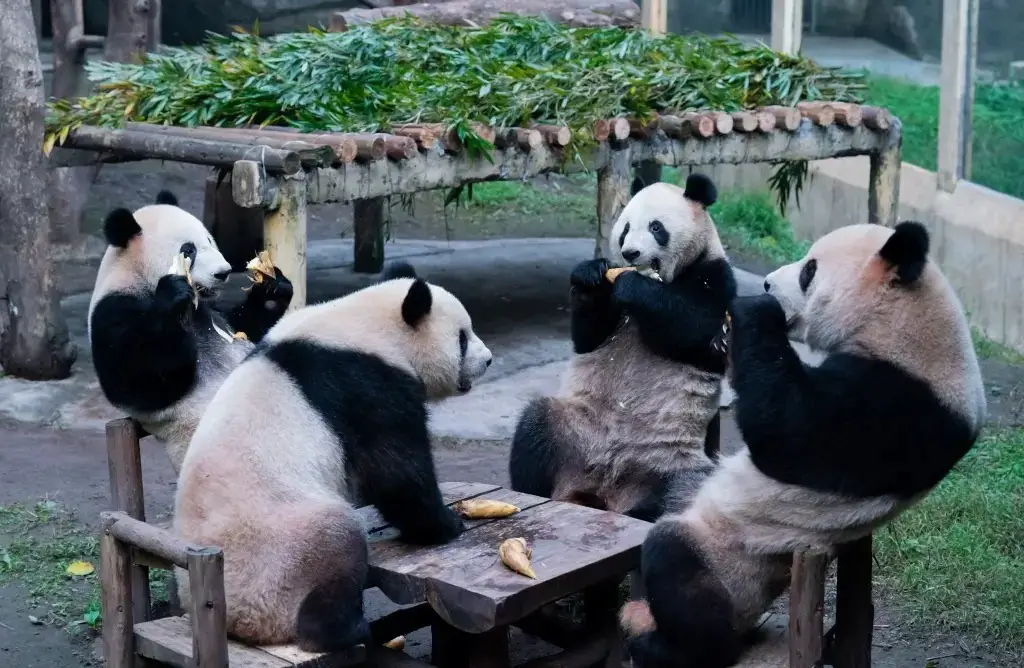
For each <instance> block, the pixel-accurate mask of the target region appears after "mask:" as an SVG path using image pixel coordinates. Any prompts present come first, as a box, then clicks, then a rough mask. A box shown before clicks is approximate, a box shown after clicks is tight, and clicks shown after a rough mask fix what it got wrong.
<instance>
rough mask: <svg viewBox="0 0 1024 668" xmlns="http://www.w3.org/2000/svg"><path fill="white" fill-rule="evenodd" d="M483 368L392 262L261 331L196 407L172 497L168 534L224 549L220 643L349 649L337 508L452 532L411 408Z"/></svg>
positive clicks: (460, 324)
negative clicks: (224, 616)
mask: <svg viewBox="0 0 1024 668" xmlns="http://www.w3.org/2000/svg"><path fill="white" fill-rule="evenodd" d="M490 361H491V354H490V351H489V350H488V349H487V347H486V346H485V345H484V344H483V342H482V341H480V339H479V338H478V337H477V336H476V335H475V334H474V333H473V331H472V323H471V320H470V318H469V315H468V314H467V313H466V311H465V308H464V307H463V306H462V304H461V303H460V302H459V301H458V300H457V299H456V298H455V297H454V296H453V295H451V294H450V293H448V292H447V291H445V290H443V289H442V288H439V287H437V286H432V285H429V284H427V283H425V282H424V281H422V280H421V279H419V278H416V277H415V272H414V270H413V269H412V268H411V267H409V266H408V265H405V264H404V263H400V264H398V265H395V266H393V267H392V268H391V269H390V270H389V271H388V272H385V274H384V276H383V277H382V281H381V282H379V283H378V284H375V285H372V286H370V287H367V288H363V289H362V290H359V291H356V292H354V293H351V294H349V295H347V296H345V297H342V298H339V299H335V300H331V301H329V302H325V303H322V304H318V305H315V306H308V307H306V308H304V309H301V310H298V311H294V312H291V313H289V314H287V315H286V316H285V317H284V318H282V319H281V321H280V322H278V323H277V325H276V326H275V327H274V328H273V329H271V330H270V332H268V334H267V336H266V337H265V338H264V340H263V342H262V343H261V344H260V345H259V346H257V348H256V349H255V350H254V352H253V354H252V355H251V356H250V357H249V358H248V359H247V360H245V361H244V362H242V364H241V365H240V366H239V367H238V368H236V369H235V370H234V371H233V372H232V373H231V374H230V375H229V376H228V378H227V380H225V382H224V383H223V384H222V385H221V387H220V388H219V389H218V390H217V392H216V395H215V396H214V397H213V399H212V401H211V402H210V404H209V406H208V408H207V410H206V412H205V414H204V415H203V418H202V420H201V422H200V424H199V427H198V428H197V429H196V432H195V435H194V436H193V438H192V442H191V444H190V447H189V450H188V453H187V455H186V457H185V460H184V463H183V467H182V472H181V476H180V479H179V483H178V491H177V495H176V499H175V517H174V528H175V532H176V533H177V534H178V535H179V536H181V537H182V538H184V539H186V540H188V541H190V542H193V543H199V544H212V545H217V546H220V547H221V548H223V550H224V555H225V557H224V559H225V588H226V594H227V604H228V630H229V632H230V633H232V634H234V635H236V636H237V637H241V638H243V639H245V640H247V641H249V642H252V643H257V644H267V643H284V642H299V644H300V645H301V646H303V647H304V648H306V649H309V650H310V651H328V650H331V649H338V648H340V647H342V646H347V645H349V644H351V643H354V642H361V641H362V640H363V639H364V635H365V634H366V633H367V630H368V627H367V625H366V621H365V619H364V618H363V613H362V588H363V586H364V584H365V577H366V569H367V568H368V566H367V557H366V551H367V547H366V536H365V527H364V526H363V525H362V524H361V522H360V518H359V515H358V513H357V512H356V511H355V509H354V507H353V502H354V501H356V500H357V497H358V500H359V501H361V502H365V503H372V504H373V505H375V506H376V507H377V509H378V510H379V511H380V513H381V514H382V515H383V516H384V517H385V519H386V520H387V521H388V522H389V523H391V524H392V526H395V527H396V528H398V529H399V530H400V531H401V533H402V535H403V537H405V539H406V540H411V541H422V542H431V541H434V542H443V541H445V540H450V539H451V538H453V537H454V536H457V535H458V533H459V532H461V530H462V522H461V520H460V519H459V517H458V516H457V515H456V514H455V513H454V512H453V511H451V510H450V509H449V508H447V507H446V506H445V505H444V504H443V501H442V499H441V496H440V491H439V490H438V487H437V481H436V477H435V473H434V469H433V461H432V459H431V454H430V440H429V434H428V431H427V420H426V407H425V403H424V402H425V401H427V400H428V399H431V398H440V397H443V396H447V395H450V394H453V393H456V392H459V391H467V390H468V389H469V387H470V386H471V384H472V382H473V381H474V380H475V379H476V378H478V377H479V376H480V375H481V374H483V372H484V370H485V369H486V368H487V366H488V365H489V364H490ZM178 576H179V591H180V592H181V594H182V597H183V600H185V599H186V598H187V588H188V587H187V576H186V574H184V573H179V574H178Z"/></svg>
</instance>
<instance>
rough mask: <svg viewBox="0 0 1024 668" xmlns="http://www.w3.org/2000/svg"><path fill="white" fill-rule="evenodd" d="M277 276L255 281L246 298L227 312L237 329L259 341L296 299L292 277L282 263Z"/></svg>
mask: <svg viewBox="0 0 1024 668" xmlns="http://www.w3.org/2000/svg"><path fill="white" fill-rule="evenodd" d="M274 272H275V274H276V276H275V277H274V278H269V277H264V279H263V280H262V281H260V282H259V283H253V284H252V287H251V288H250V289H249V292H248V293H246V296H245V301H243V302H242V303H241V304H238V305H237V306H235V307H234V308H233V309H231V311H229V312H228V313H227V316H226V317H227V321H228V324H229V325H231V328H232V329H233V330H234V331H236V332H245V336H246V338H247V339H249V340H250V341H252V342H253V343H259V342H260V341H261V340H263V337H264V336H266V334H267V332H268V331H269V330H270V328H271V327H273V326H274V325H276V324H277V321H278V320H280V319H281V316H283V315H284V312H285V311H287V310H288V306H289V305H290V304H291V302H292V294H293V288H292V283H291V281H289V280H288V278H287V277H285V275H284V274H283V273H281V270H280V269H279V268H278V267H274Z"/></svg>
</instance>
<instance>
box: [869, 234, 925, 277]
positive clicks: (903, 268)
mask: <svg viewBox="0 0 1024 668" xmlns="http://www.w3.org/2000/svg"><path fill="white" fill-rule="evenodd" d="M878 255H879V257H881V258H882V260H883V261H884V262H885V263H886V264H888V265H889V266H890V267H891V268H893V269H895V271H896V280H897V281H898V282H899V283H904V284H906V283H913V282H914V281H916V280H917V279H918V278H920V277H921V272H923V271H924V266H925V264H927V262H928V230H927V229H926V228H925V226H924V225H922V224H921V223H918V222H916V221H911V220H908V221H904V222H902V223H900V224H898V225H897V226H896V227H895V229H894V230H893V233H892V236H890V237H889V239H888V241H886V242H885V245H884V246H882V250H880V251H878Z"/></svg>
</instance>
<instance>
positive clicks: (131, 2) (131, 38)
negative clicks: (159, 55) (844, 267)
mask: <svg viewBox="0 0 1024 668" xmlns="http://www.w3.org/2000/svg"><path fill="white" fill-rule="evenodd" d="M150 10H151V5H150V2H149V1H148V0H109V3H108V12H107V41H106V42H105V44H104V47H105V48H104V50H103V59H104V60H112V61H116V62H119V63H130V62H137V59H138V58H141V57H142V56H144V55H145V54H146V46H147V45H148V44H149V29H150V25H149V14H150Z"/></svg>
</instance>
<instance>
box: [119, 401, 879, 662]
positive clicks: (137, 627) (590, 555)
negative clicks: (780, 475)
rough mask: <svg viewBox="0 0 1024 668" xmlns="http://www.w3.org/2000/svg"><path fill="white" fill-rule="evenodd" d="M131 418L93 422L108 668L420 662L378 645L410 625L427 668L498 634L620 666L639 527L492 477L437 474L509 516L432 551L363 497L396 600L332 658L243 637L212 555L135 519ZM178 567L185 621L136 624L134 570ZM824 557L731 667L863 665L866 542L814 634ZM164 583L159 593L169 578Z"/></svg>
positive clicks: (801, 564) (145, 608)
mask: <svg viewBox="0 0 1024 668" xmlns="http://www.w3.org/2000/svg"><path fill="white" fill-rule="evenodd" d="M144 435H145V434H144V432H143V431H142V430H141V427H140V426H139V425H138V424H137V423H135V422H134V421H132V420H129V419H121V420H114V421H112V422H110V423H108V425H107V436H108V439H107V443H108V457H109V464H110V478H111V479H110V482H111V496H112V500H113V507H114V508H115V509H116V511H115V512H110V513H104V516H103V535H102V538H101V571H100V576H101V583H102V589H103V596H102V603H103V620H104V623H103V645H104V655H105V657H106V662H107V665H108V667H109V668H127V667H128V666H132V665H135V664H136V663H142V664H143V665H146V664H150V665H170V666H178V667H180V668H192V667H193V666H201V667H204V668H205V667H206V666H216V667H217V668H221V667H223V666H226V665H228V663H229V662H230V665H231V666H234V667H241V666H253V667H259V668H264V667H267V668H286V667H288V666H312V665H317V666H332V667H334V666H337V667H338V668H342V667H344V666H352V665H367V666H381V667H384V668H416V667H419V668H424V667H425V666H427V665H428V664H425V663H423V662H421V661H416V660H414V659H412V658H411V657H409V656H408V655H406V654H404V653H402V652H399V651H395V650H391V649H388V648H385V647H383V643H385V642H387V641H388V640H390V639H392V638H394V637H395V636H398V635H404V634H407V633H410V632H412V631H414V630H416V629H420V628H424V627H426V626H429V627H430V628H431V634H432V639H431V646H432V655H431V659H430V664H429V665H433V666H437V667H439V668H470V667H472V668H477V667H480V668H507V667H508V666H510V659H509V645H508V643H509V629H510V627H511V626H516V627H517V628H519V629H520V630H522V631H523V632H525V633H527V634H530V635H534V636H536V637H539V638H540V639H542V640H544V641H546V642H548V643H550V644H552V645H554V646H556V647H558V648H561V651H560V652H559V653H558V654H555V655H554V656H551V657H544V658H541V659H536V660H533V661H530V662H528V663H527V664H524V665H523V666H522V667H521V668H583V667H585V666H595V665H602V666H605V667H607V668H611V667H613V666H614V667H615V668H619V666H621V665H622V661H623V658H622V655H621V647H622V643H621V636H620V633H619V630H618V626H617V622H616V613H617V610H618V605H619V597H618V587H619V584H620V583H621V582H622V581H623V579H624V578H625V576H626V574H627V573H629V572H630V571H634V570H635V569H637V568H638V566H639V556H640V546H641V544H642V542H643V538H644V536H645V535H646V533H647V530H648V529H649V527H650V524H648V523H646V522H642V521H640V520H635V519H632V518H629V517H624V516H621V515H616V514H614V513H609V512H605V511H600V510H596V509H592V508H586V507H583V506H578V505H573V504H567V503H560V502H555V501H551V500H549V499H545V498H541V497H535V496H531V495H526V494H520V493H517V492H513V491H511V490H506V489H502V488H501V487H499V486H497V485H489V484H481V483H443V484H442V486H441V487H442V494H443V496H444V498H445V502H446V503H449V504H451V503H454V502H456V501H459V500H461V499H464V498H471V497H476V496H483V497H485V498H489V499H497V500H504V501H508V502H510V503H515V504H516V505H518V506H519V507H520V508H521V511H520V512H519V513H517V514H515V515H513V516H511V517H508V518H504V519H501V520H474V521H468V522H467V531H466V532H465V533H464V534H463V536H461V537H460V538H458V539H457V540H455V541H453V542H451V543H449V544H447V545H442V546H435V547H427V548H424V547H416V546H411V545H407V544H404V543H401V542H400V541H398V540H397V539H396V537H397V531H396V530H394V529H393V528H392V527H389V526H388V525H387V523H386V522H384V521H383V519H382V518H381V517H380V515H379V513H377V511H376V509H374V508H373V507H365V508H361V509H360V513H361V514H362V516H363V520H364V522H365V524H366V527H367V531H368V540H369V544H370V561H371V567H370V578H369V580H370V581H369V582H368V587H378V588H380V590H381V591H382V592H383V593H384V594H385V595H386V596H387V597H388V598H390V599H391V600H392V601H393V602H395V603H398V604H400V605H403V604H404V605H407V607H403V608H400V609H399V610H397V611H395V612H393V613H391V614H388V615H385V616H384V617H382V618H380V619H378V620H375V621H373V622H372V623H371V630H372V643H371V646H369V647H358V648H354V649H353V650H351V651H348V652H346V653H343V654H340V655H334V654H332V655H329V656H328V655H314V654H309V653H306V652H302V651H301V650H298V649H297V648H296V647H294V646H281V647H249V646H246V645H243V644H241V643H237V642H234V641H231V640H228V639H227V637H226V633H225V604H224V582H223V554H222V553H221V551H220V550H219V549H217V548H209V547H203V546H190V545H187V544H185V543H184V542H183V541H180V540H178V539H176V538H175V537H174V536H173V535H171V534H170V533H169V532H168V531H166V530H164V529H161V528H158V527H156V526H154V525H152V524H147V523H146V522H145V514H144V508H143V488H142V475H141V473H142V472H141V457H140V451H139V439H140V437H141V436H144ZM515 536H523V537H525V538H526V539H527V540H528V541H529V543H530V545H531V547H532V548H533V550H534V552H533V564H534V569H535V571H536V573H537V579H536V580H532V579H529V578H526V577H523V576H520V575H517V574H514V573H512V572H511V571H509V570H508V569H507V568H505V567H504V566H503V565H502V564H501V563H500V561H499V559H498V557H497V546H498V544H499V543H500V542H501V541H502V540H504V539H506V538H511V537H515ZM172 565H177V566H179V567H182V568H188V570H189V573H190V578H189V579H190V586H191V594H192V598H193V600H194V601H203V602H204V605H202V606H200V607H199V612H198V613H197V615H196V616H195V618H192V619H190V618H189V617H188V616H171V617H165V618H163V619H156V620H151V619H150V592H149V579H148V569H149V568H150V567H157V568H169V567H171V566H172ZM827 566H828V560H827V557H826V556H825V555H820V554H812V553H806V552H804V553H798V554H796V555H795V556H794V561H793V574H792V588H791V592H790V605H789V620H788V624H787V623H780V622H779V621H778V620H775V621H773V620H769V621H768V622H767V623H766V624H765V626H764V628H763V629H762V631H765V635H766V638H765V639H764V640H763V641H762V642H759V643H758V644H756V645H754V646H753V647H752V648H751V649H750V650H749V651H748V652H747V653H746V655H745V656H744V657H743V659H742V660H741V662H740V664H738V668H777V667H780V666H789V667H790V668H813V667H815V666H820V665H833V666H835V667H836V668H869V667H870V665H871V664H870V660H871V659H870V657H871V635H872V628H873V626H872V624H873V609H872V603H871V538H870V537H868V538H866V539H863V540H861V541H858V542H856V543H851V544H849V545H846V546H843V547H842V549H841V551H840V554H839V557H838V592H837V604H836V615H835V616H836V623H835V625H834V626H833V627H832V630H830V631H829V632H828V633H827V634H826V633H823V631H824V619H825V614H824V613H825V610H824V608H825V606H824V599H825V593H824V592H825V590H824V585H825V578H826V569H827ZM172 590H173V588H172ZM578 592H582V593H583V600H584V619H583V621H582V623H574V622H572V621H571V620H566V619H563V618H562V617H559V616H556V615H554V614H552V610H551V607H552V606H551V605H550V604H552V603H553V602H556V601H558V600H561V599H564V598H565V597H567V596H570V595H572V594H576V593H578Z"/></svg>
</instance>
